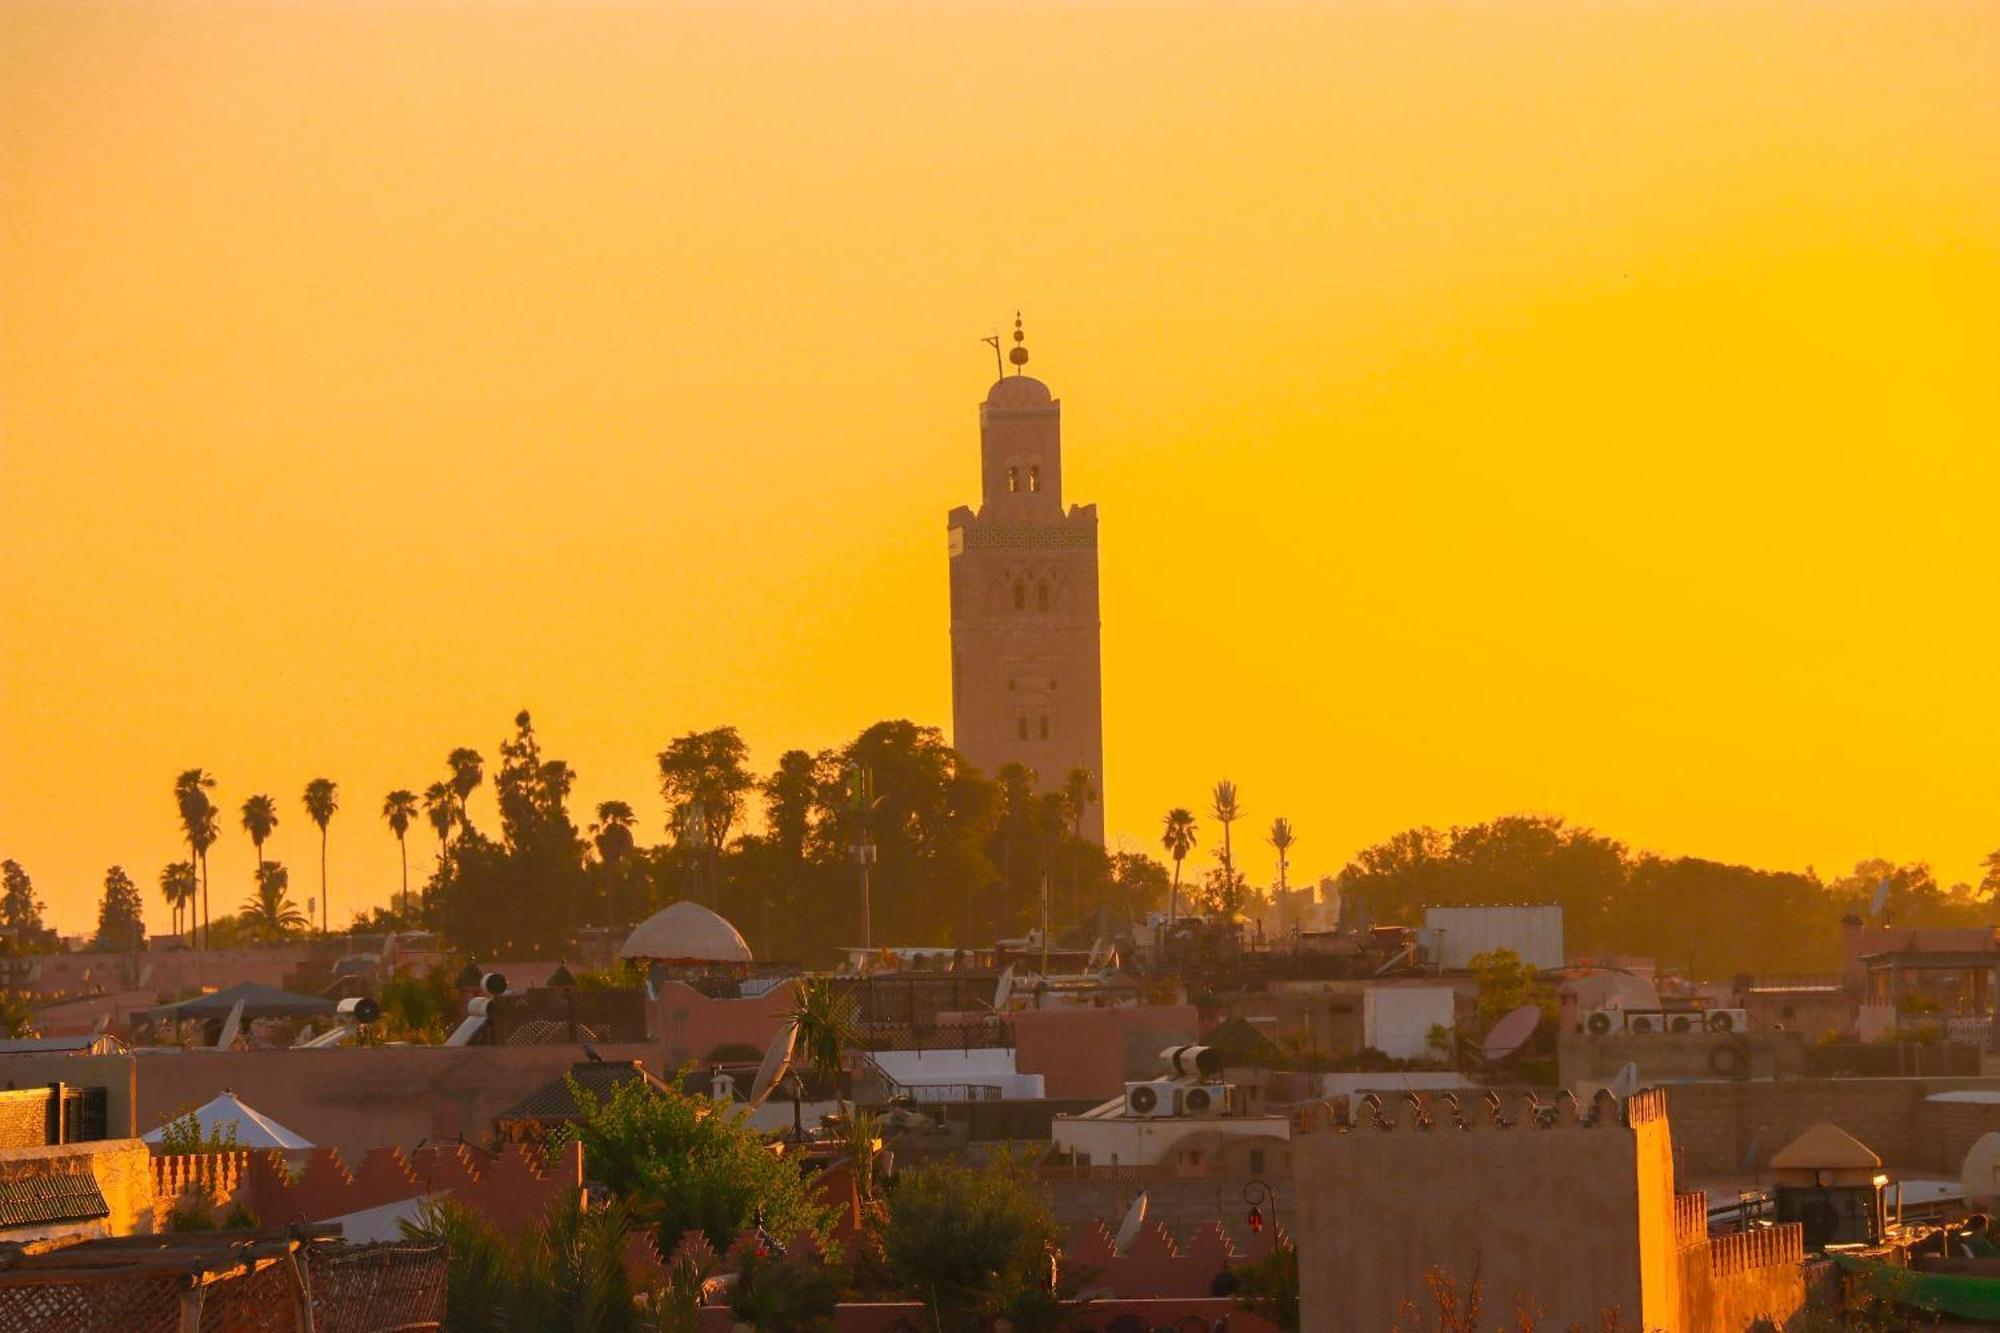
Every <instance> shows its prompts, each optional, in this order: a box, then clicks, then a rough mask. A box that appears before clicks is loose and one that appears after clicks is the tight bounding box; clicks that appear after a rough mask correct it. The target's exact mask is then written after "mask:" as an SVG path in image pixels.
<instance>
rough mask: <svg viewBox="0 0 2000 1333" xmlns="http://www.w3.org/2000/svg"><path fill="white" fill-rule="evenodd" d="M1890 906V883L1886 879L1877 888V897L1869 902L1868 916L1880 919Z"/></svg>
mask: <svg viewBox="0 0 2000 1333" xmlns="http://www.w3.org/2000/svg"><path fill="white" fill-rule="evenodd" d="M1888 905H1889V881H1888V879H1887V878H1886V877H1885V878H1884V879H1882V881H1881V882H1880V883H1878V884H1876V886H1875V896H1874V897H1873V898H1870V899H1869V900H1868V915H1870V916H1873V917H1879V916H1881V915H1882V911H1883V909H1884V908H1886V907H1888Z"/></svg>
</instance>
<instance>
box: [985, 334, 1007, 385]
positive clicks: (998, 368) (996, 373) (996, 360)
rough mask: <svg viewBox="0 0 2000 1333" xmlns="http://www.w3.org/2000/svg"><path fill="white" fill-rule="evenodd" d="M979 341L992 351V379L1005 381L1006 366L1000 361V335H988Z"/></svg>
mask: <svg viewBox="0 0 2000 1333" xmlns="http://www.w3.org/2000/svg"><path fill="white" fill-rule="evenodd" d="M979 341H981V342H983V343H985V344H986V345H987V346H988V347H991V348H992V349H993V378H995V379H1005V378H1006V376H1007V364H1006V362H1004V361H1002V360H1001V359H1000V335H999V334H997V333H989V334H987V335H986V336H985V337H984V338H981V339H980V340H979Z"/></svg>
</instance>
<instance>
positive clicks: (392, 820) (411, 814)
mask: <svg viewBox="0 0 2000 1333" xmlns="http://www.w3.org/2000/svg"><path fill="white" fill-rule="evenodd" d="M382 818H383V820H384V821H386V822H387V823H388V825H389V831H390V832H391V833H393V834H395V835H396V851H397V852H398V853H400V854H401V856H402V858H403V912H404V914H405V915H407V914H408V913H409V910H410V845H409V844H408V843H407V842H405V841H404V840H403V835H404V834H406V833H408V832H409V831H410V825H411V824H412V823H414V822H415V821H416V818H417V794H416V793H415V792H413V791H411V790H410V789H409V788H407V787H398V788H396V790H394V791H392V792H390V793H389V794H388V795H387V796H384V797H383V798H382Z"/></svg>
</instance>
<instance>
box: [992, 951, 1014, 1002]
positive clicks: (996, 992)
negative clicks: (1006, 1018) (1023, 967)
mask: <svg viewBox="0 0 2000 1333" xmlns="http://www.w3.org/2000/svg"><path fill="white" fill-rule="evenodd" d="M1013 993H1014V965H1013V964H1012V963H1009V964H1007V966H1006V967H1004V968H1002V969H1000V984H999V985H998V986H995V987H994V988H993V1012H994V1013H996V1014H1002V1013H1005V1012H1007V997H1008V996H1009V995H1012V994H1013Z"/></svg>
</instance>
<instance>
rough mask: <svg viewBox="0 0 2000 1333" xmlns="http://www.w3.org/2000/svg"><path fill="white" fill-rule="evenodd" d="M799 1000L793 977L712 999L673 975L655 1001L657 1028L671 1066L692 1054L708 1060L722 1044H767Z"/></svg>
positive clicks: (678, 1064)
mask: <svg viewBox="0 0 2000 1333" xmlns="http://www.w3.org/2000/svg"><path fill="white" fill-rule="evenodd" d="M797 1002H798V1001H797V998H796V995H795V991H794V988H793V986H792V983H791V982H789V981H787V982H783V983H781V984H779V985H776V986H773V987H771V989H770V990H767V991H765V992H764V993H763V994H762V995H759V996H756V997H755V998H753V999H748V1000H713V999H710V998H709V997H708V996H706V995H703V994H702V993H701V992H700V991H698V990H696V989H695V988H694V987H692V986H688V985H685V984H683V983H681V982H678V981H669V982H666V983H664V984H663V985H661V987H660V998H659V999H658V1000H656V1001H654V1003H653V1031H654V1032H656V1033H658V1034H659V1036H660V1043H661V1045H662V1047H664V1054H665V1059H666V1067H667V1069H669V1070H672V1069H676V1068H678V1067H679V1066H681V1065H683V1064H685V1063H687V1062H688V1061H690V1060H693V1061H696V1062H697V1063H699V1062H700V1061H703V1060H706V1059H707V1058H708V1054H709V1052H710V1051H713V1050H714V1049H715V1048H716V1047H718V1046H724V1045H729V1044H732V1043H739V1042H740V1043H742V1044H743V1045H746V1046H754V1047H756V1048H757V1049H758V1050H760V1051H761V1050H763V1049H764V1048H765V1047H767V1046H769V1045H770V1044H771V1039H772V1038H773V1037H775V1036H777V1035H778V1029H779V1027H780V1026H782V1025H783V1023H784V1019H785V1015H786V1014H788V1013H790V1012H791V1011H792V1009H793V1007H794V1006H795V1005H796V1004H797Z"/></svg>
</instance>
